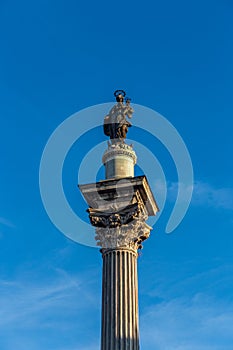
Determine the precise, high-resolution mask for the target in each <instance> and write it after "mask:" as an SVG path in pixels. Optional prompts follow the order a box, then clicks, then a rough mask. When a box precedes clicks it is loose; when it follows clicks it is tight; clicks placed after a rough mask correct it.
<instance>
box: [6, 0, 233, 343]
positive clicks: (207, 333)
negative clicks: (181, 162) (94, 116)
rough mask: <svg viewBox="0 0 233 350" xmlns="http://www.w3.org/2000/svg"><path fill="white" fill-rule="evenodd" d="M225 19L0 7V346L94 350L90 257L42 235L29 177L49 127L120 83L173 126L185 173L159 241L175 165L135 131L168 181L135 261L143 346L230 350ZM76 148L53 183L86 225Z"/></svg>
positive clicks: (176, 9)
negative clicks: (183, 198) (189, 192)
mask: <svg viewBox="0 0 233 350" xmlns="http://www.w3.org/2000/svg"><path fill="white" fill-rule="evenodd" d="M232 16H233V5H232V3H231V1H230V0H221V1H220V0H213V1H208V0H207V1H200V0H196V1H195V2H194V1H189V2H187V1H171V0H170V1H166V0H165V1H163V2H161V1H160V2H159V1H144V2H143V3H142V2H137V1H136V2H130V1H126V2H122V3H116V2H109V1H102V2H94V1H93V2H90V1H86V2H84V1H82V2H81V1H60V0H58V1H50V0H46V1H45V0H41V1H38V2H32V1H25V0H22V1H19V2H17V1H10V0H8V1H4V0H2V1H1V3H0V36H1V55H0V77H1V79H0V109H1V137H0V147H1V148H0V149H1V159H2V162H1V163H2V171H1V173H0V176H1V181H0V191H1V192H0V193H1V201H0V247H1V248H0V348H1V349H2V350H12V349H14V348H15V347H17V349H18V350H26V349H28V348H30V349H31V350H40V349H46V350H74V349H82V350H97V349H99V343H100V300H101V255H100V254H99V252H98V250H97V249H94V248H90V247H85V246H82V245H79V244H76V243H74V242H72V241H70V240H69V239H67V238H66V237H65V236H64V235H62V234H61V233H60V232H59V231H58V230H57V229H56V228H55V227H54V226H53V224H52V223H51V221H50V220H49V218H48V216H47V214H46V212H45V210H44V207H43V204H42V202H41V198H40V191H39V181H38V176H39V164H40V159H41V155H42V152H43V149H44V146H45V144H46V142H47V140H48V138H49V136H50V135H51V133H52V132H53V131H54V129H55V128H56V127H57V126H58V125H59V124H60V123H61V122H62V121H63V120H65V119H66V118H67V117H68V116H70V115H71V114H73V113H75V112H77V111H79V110H81V109H83V108H85V107H89V106H92V105H95V104H100V103H105V102H110V101H113V96H112V94H113V91H114V90H115V89H120V88H123V89H125V90H126V91H127V93H128V94H129V96H130V97H131V98H132V100H133V102H135V103H137V104H141V105H144V106H147V107H150V108H152V109H154V110H156V111H158V112H159V113H161V114H162V115H163V116H165V117H166V118H167V119H168V120H169V121H170V122H171V123H172V124H173V125H174V126H175V128H176V129H177V130H178V131H179V133H180V134H181V136H182V138H183V140H184V141H185V143H186V145H187V147H188V149H189V152H190V155H191V158H192V163H193V168H194V175H195V188H194V195H193V200H192V202H191V206H190V208H189V211H188V213H187V215H186V216H185V218H184V220H183V221H182V223H181V224H180V225H179V227H178V228H177V229H176V230H175V231H174V232H173V233H172V234H170V235H167V234H165V227H166V223H167V220H168V218H169V215H170V212H171V209H172V207H173V205H174V201H175V196H176V184H177V177H176V171H175V167H174V164H173V162H172V159H171V157H170V156H169V154H168V153H167V151H166V149H165V148H164V147H163V146H162V145H161V144H160V143H159V142H156V141H155V140H153V142H152V140H151V142H150V140H148V139H146V138H145V139H144V136H143V133H142V134H141V135H140V133H139V135H137V137H138V138H139V139H140V142H141V143H144V142H145V145H146V146H148V145H149V144H150V147H151V151H152V152H153V153H154V154H155V155H156V157H157V158H158V159H159V161H160V163H161V164H162V166H163V170H164V172H165V174H166V178H167V182H168V198H167V202H166V206H165V208H164V210H163V212H162V214H161V216H160V218H159V220H158V221H157V223H156V225H155V227H154V230H153V232H152V234H151V237H150V239H149V240H148V241H147V242H145V244H144V249H143V251H142V254H141V256H140V258H139V261H138V263H139V286H140V290H139V298H140V329H141V348H142V349H143V350H149V349H155V350H171V349H172V350H208V349H211V350H228V349H232V343H233V334H232V329H231V327H232V326H231V325H232V323H233V298H232V294H233V293H232V292H233V283H232V275H233V257H232V252H233V237H232V233H233V216H232V213H233V183H232V170H233V163H232V155H231V153H232V146H233V141H232V128H233V122H232V112H233V103H232V88H233V64H232V62H233V47H232V37H233V21H232ZM130 132H131V131H130ZM131 135H134V134H133V131H132V134H131ZM135 135H136V133H135ZM90 137H91V138H90ZM90 137H89V140H86V141H85V142H84V144H83V147H84V148H85V147H86V149H88V145H89V142H91V143H92V144H95V142H96V144H98V143H99V142H103V141H106V137H105V136H104V135H103V134H101V132H100V130H94V131H93V132H92V134H91V136H90ZM90 140H91V141H90ZM148 147H149V146H148ZM81 151H82V149H81V148H80V144H78V143H77V144H76V145H74V147H73V148H72V150H71V152H70V153H69V155H68V157H67V160H66V163H65V166H64V174H65V175H64V179H63V180H64V182H65V183H64V189H65V191H66V194H67V197H69V201H70V203H72V205H74V206H75V210H76V212H77V213H78V214H80V215H81V216H84V215H85V213H84V212H83V208H84V204H83V202H81V199H80V196H79V194H78V189H77V171H76V170H77V169H76V166H77V164H78V162H81V160H80V157H79V154H80V152H81ZM97 161H99V162H100V161H101V159H99V160H97ZM154 180H155V194H156V174H155V179H154ZM157 190H158V189H157ZM76 193H77V194H76ZM75 198H77V202H75ZM80 211H82V212H80Z"/></svg>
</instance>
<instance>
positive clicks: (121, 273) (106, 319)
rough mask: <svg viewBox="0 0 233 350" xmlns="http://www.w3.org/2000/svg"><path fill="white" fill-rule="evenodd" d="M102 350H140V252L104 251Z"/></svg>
mask: <svg viewBox="0 0 233 350" xmlns="http://www.w3.org/2000/svg"><path fill="white" fill-rule="evenodd" d="M102 255H103V275H102V336H101V350H139V326H138V278H137V252H136V251H135V250H133V249H127V248H116V249H104V250H102Z"/></svg>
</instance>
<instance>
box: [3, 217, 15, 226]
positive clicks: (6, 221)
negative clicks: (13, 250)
mask: <svg viewBox="0 0 233 350" xmlns="http://www.w3.org/2000/svg"><path fill="white" fill-rule="evenodd" d="M0 225H3V226H7V227H11V228H14V227H15V225H14V224H13V223H12V222H11V221H9V220H8V219H6V218H4V217H1V216H0Z"/></svg>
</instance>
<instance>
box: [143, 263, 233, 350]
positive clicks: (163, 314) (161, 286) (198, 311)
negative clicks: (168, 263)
mask: <svg viewBox="0 0 233 350" xmlns="http://www.w3.org/2000/svg"><path fill="white" fill-rule="evenodd" d="M184 269H185V268H184ZM184 269H183V273H184ZM232 271H233V266H230V265H222V266H219V267H216V268H213V269H211V270H209V271H208V270H207V271H204V272H199V273H197V274H196V275H194V276H188V277H185V278H183V279H182V278H180V279H179V277H178V276H179V274H178V276H177V274H176V277H177V278H178V280H176V279H175V278H173V277H172V275H171V277H170V278H169V277H168V275H166V278H167V280H168V281H165V280H163V279H159V278H158V280H157V287H156V288H154V290H151V291H149V294H150V296H152V298H151V299H150V301H152V300H153V298H154V300H155V301H156V302H154V303H152V302H151V306H150V307H148V306H147V307H145V308H144V309H143V310H142V313H141V343H142V344H143V349H144V350H150V349H154V350H209V349H211V350H222V349H224V350H230V349H232V343H233V333H232V324H233V300H232V298H231V293H232V290H230V289H231V288H232V283H229V279H230V278H231V276H232ZM186 273H187V272H186ZM229 274H230V275H229ZM226 288H229V290H228V291H226Z"/></svg>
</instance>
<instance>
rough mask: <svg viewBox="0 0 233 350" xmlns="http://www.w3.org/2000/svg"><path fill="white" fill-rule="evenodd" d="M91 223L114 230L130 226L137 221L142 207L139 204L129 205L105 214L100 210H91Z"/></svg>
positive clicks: (89, 210)
mask: <svg viewBox="0 0 233 350" xmlns="http://www.w3.org/2000/svg"><path fill="white" fill-rule="evenodd" d="M87 211H88V212H89V218H90V222H91V224H92V225H93V226H96V227H109V228H114V227H118V226H122V225H125V224H128V223H129V222H130V221H132V220H134V219H136V218H137V217H139V215H140V212H141V210H140V206H139V204H138V203H135V204H131V205H128V206H127V207H125V208H123V209H121V210H118V211H114V212H111V211H110V212H108V211H107V212H106V211H105V212H103V211H100V210H98V209H93V208H89V209H88V210H87Z"/></svg>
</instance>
